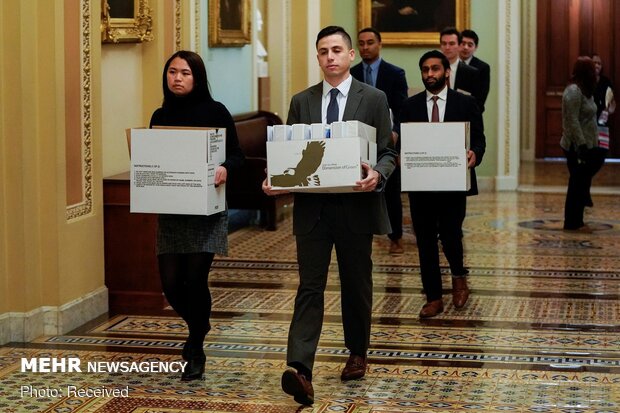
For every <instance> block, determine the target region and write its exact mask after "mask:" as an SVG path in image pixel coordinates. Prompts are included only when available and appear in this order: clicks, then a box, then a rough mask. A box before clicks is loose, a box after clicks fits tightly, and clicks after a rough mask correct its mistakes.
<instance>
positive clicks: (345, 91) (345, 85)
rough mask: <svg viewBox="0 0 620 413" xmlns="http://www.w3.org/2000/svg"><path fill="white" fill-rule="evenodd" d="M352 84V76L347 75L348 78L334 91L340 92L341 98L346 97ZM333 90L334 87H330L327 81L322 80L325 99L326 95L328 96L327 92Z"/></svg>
mask: <svg viewBox="0 0 620 413" xmlns="http://www.w3.org/2000/svg"><path fill="white" fill-rule="evenodd" d="M352 82H353V76H351V74H349V77H347V78H346V79H345V80H343V81H342V82H341V83H340V84H339V85H338V86H336V89H338V90H339V91H340V93H341V94H342V96H344V97H346V96H347V95H348V94H349V89H351V83H352ZM333 88H334V86H332V85H330V84H329V83H327V81H325V80H323V97H324V98H325V97H326V96H327V95H329V91H330V90H332V89H333Z"/></svg>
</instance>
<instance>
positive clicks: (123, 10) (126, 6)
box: [101, 0, 153, 43]
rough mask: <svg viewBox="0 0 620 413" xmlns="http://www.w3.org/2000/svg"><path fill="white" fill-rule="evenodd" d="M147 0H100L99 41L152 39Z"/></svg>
mask: <svg viewBox="0 0 620 413" xmlns="http://www.w3.org/2000/svg"><path fill="white" fill-rule="evenodd" d="M152 29H153V18H152V17H151V9H150V8H149V4H148V0H101V42H102V43H127V42H132V43H140V42H145V41H149V40H153V35H152V33H151V31H152Z"/></svg>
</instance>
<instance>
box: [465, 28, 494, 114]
mask: <svg viewBox="0 0 620 413" xmlns="http://www.w3.org/2000/svg"><path fill="white" fill-rule="evenodd" d="M478 41H479V38H478V35H477V34H476V32H475V31H473V30H469V29H467V30H463V31H462V32H461V52H460V57H461V60H462V61H463V63H465V64H468V65H470V66H473V67H475V68H476V69H478V72H479V74H480V76H479V77H480V99H481V100H482V105H483V106H482V107H483V108H484V103H485V102H486V101H487V96H488V95H489V89H490V87H491V67H490V66H489V65H488V64H487V63H486V62H484V61H483V60H480V59H478V58H477V57H476V56H474V53H476V50H478Z"/></svg>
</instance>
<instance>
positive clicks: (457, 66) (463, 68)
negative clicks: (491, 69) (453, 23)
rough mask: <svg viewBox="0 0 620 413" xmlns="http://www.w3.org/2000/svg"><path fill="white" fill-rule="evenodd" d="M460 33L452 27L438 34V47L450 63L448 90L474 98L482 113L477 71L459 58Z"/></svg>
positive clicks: (482, 106) (482, 103) (482, 107)
mask: <svg viewBox="0 0 620 413" xmlns="http://www.w3.org/2000/svg"><path fill="white" fill-rule="evenodd" d="M461 39H462V37H461V33H460V32H459V31H458V30H456V29H455V28H454V27H448V28H445V29H443V30H442V31H441V32H440V33H439V45H440V48H441V53H443V54H444V55H445V56H446V57H447V58H448V61H449V62H450V84H449V86H450V89H453V90H456V91H457V92H461V93H464V94H466V95H472V96H473V97H475V98H476V101H477V102H478V106H479V107H480V112H481V113H482V112H484V101H483V100H482V92H481V83H480V73H479V72H478V69H476V68H475V67H473V66H469V65H467V64H465V63H463V62H462V61H461V59H460V57H459V54H460V53H461Z"/></svg>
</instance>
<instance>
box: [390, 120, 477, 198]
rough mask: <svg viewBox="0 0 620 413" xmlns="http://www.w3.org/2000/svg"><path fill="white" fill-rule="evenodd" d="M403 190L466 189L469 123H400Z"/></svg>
mask: <svg viewBox="0 0 620 413" xmlns="http://www.w3.org/2000/svg"><path fill="white" fill-rule="evenodd" d="M400 145H401V149H400V167H401V190H402V191H403V192H405V191H467V190H468V189H469V188H470V171H469V168H468V167H467V149H468V148H469V122H441V123H440V122H420V123H417V122H415V123H403V124H401V141H400Z"/></svg>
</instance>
